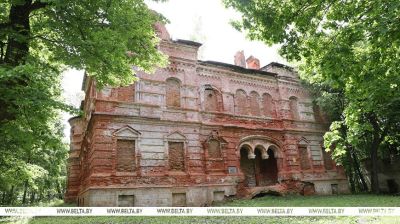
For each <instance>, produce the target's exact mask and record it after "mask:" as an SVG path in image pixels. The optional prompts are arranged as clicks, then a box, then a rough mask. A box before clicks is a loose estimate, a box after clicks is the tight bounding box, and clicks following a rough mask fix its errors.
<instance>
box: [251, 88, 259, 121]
mask: <svg viewBox="0 0 400 224" xmlns="http://www.w3.org/2000/svg"><path fill="white" fill-rule="evenodd" d="M259 98H260V95H258V93H257V92H251V93H250V114H251V115H253V116H260V102H259Z"/></svg>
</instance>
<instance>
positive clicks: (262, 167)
mask: <svg viewBox="0 0 400 224" xmlns="http://www.w3.org/2000/svg"><path fill="white" fill-rule="evenodd" d="M255 154H256V158H255V176H256V183H257V184H256V185H257V186H267V185H271V184H275V183H276V182H277V181H278V169H277V162H276V158H275V155H274V152H273V151H272V150H271V149H268V150H267V155H268V158H267V159H265V158H264V159H263V156H262V149H260V148H256V150H255Z"/></svg>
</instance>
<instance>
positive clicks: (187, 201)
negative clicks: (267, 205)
mask: <svg viewBox="0 0 400 224" xmlns="http://www.w3.org/2000/svg"><path fill="white" fill-rule="evenodd" d="M231 195H236V186H232V185H231V186H200V187H173V188H172V187H149V188H135V189H132V188H131V189H115V188H108V189H89V190H87V191H86V192H85V193H83V194H81V195H80V196H79V197H78V203H79V206H91V207H107V206H109V207H113V206H122V207H132V206H136V207H163V206H207V205H211V204H212V203H213V202H216V201H222V200H224V198H225V196H231Z"/></svg>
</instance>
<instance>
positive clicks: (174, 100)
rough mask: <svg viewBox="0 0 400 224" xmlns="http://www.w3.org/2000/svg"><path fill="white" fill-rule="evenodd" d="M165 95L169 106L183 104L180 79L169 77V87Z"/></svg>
mask: <svg viewBox="0 0 400 224" xmlns="http://www.w3.org/2000/svg"><path fill="white" fill-rule="evenodd" d="M165 97H166V101H167V106H168V107H180V106H181V83H180V82H179V80H178V79H175V78H169V79H167V88H166V92H165Z"/></svg>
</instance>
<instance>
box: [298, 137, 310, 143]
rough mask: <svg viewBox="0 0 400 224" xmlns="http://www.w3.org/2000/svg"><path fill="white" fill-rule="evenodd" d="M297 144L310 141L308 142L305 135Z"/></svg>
mask: <svg viewBox="0 0 400 224" xmlns="http://www.w3.org/2000/svg"><path fill="white" fill-rule="evenodd" d="M297 144H299V145H308V144H309V142H308V140H307V139H306V138H304V137H303V138H301V139H300V140H299V142H298V143H297Z"/></svg>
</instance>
